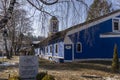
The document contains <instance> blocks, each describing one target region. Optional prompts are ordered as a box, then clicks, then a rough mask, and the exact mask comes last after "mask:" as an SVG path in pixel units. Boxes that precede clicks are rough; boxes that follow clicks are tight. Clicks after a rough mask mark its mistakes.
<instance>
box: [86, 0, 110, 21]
mask: <svg viewBox="0 0 120 80" xmlns="http://www.w3.org/2000/svg"><path fill="white" fill-rule="evenodd" d="M110 9H111V4H109V3H108V2H107V0H94V2H93V4H92V5H91V6H90V8H89V10H88V16H87V21H88V20H91V19H94V18H97V17H99V16H102V15H105V14H107V13H109V12H110Z"/></svg>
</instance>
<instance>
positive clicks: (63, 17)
mask: <svg viewBox="0 0 120 80" xmlns="http://www.w3.org/2000/svg"><path fill="white" fill-rule="evenodd" d="M85 1H86V3H87V4H88V5H91V4H92V2H93V0H85ZM108 1H112V3H113V7H114V8H115V9H119V6H116V5H117V4H118V3H117V1H119V0H108ZM27 5H28V6H29V7H28V6H26V7H25V8H26V10H28V11H29V12H30V16H31V15H33V14H34V12H35V14H34V17H33V18H32V19H31V20H32V21H33V25H32V27H33V28H34V33H33V35H35V36H47V33H48V27H49V20H50V16H47V17H46V18H47V19H46V20H45V21H44V22H43V24H45V25H44V26H42V23H41V20H42V19H43V18H41V17H42V16H40V15H41V13H40V12H39V11H37V10H35V8H33V7H32V6H30V5H29V4H27ZM73 5H74V6H75V7H73ZM67 6H68V5H67V4H66V3H64V5H63V4H56V5H52V6H44V7H45V9H46V11H48V12H50V13H51V14H52V15H54V16H57V17H58V20H59V31H61V30H64V29H66V28H69V27H71V26H72V25H76V24H78V23H81V22H84V21H85V18H86V9H85V6H84V5H82V4H80V3H78V2H75V4H70V5H69V9H68V8H67ZM75 9H76V10H75ZM67 10H68V12H69V15H68V14H67ZM75 11H77V12H75ZM73 13H74V14H73Z"/></svg>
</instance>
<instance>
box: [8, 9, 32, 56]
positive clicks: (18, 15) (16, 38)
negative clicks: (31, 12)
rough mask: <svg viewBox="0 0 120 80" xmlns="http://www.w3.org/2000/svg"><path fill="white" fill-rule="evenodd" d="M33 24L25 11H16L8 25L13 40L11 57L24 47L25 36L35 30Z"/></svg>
mask: <svg viewBox="0 0 120 80" xmlns="http://www.w3.org/2000/svg"><path fill="white" fill-rule="evenodd" d="M31 24H32V22H31V21H30V19H29V18H28V17H27V13H26V11H25V10H23V9H15V10H14V12H13V16H12V18H11V20H10V21H9V23H8V25H7V27H8V29H9V37H10V40H11V49H10V53H11V55H12V53H13V51H14V53H15V54H16V52H19V49H20V48H21V46H22V45H23V39H24V34H27V33H30V32H31V31H32V30H33V29H32V27H31Z"/></svg>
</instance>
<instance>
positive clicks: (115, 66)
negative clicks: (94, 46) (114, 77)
mask: <svg viewBox="0 0 120 80" xmlns="http://www.w3.org/2000/svg"><path fill="white" fill-rule="evenodd" d="M118 71H119V57H118V50H117V45H116V44H115V46H114V53H113V60H112V72H118Z"/></svg>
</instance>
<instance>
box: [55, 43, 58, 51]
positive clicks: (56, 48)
mask: <svg viewBox="0 0 120 80" xmlns="http://www.w3.org/2000/svg"><path fill="white" fill-rule="evenodd" d="M55 53H58V45H57V44H56V45H55Z"/></svg>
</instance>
